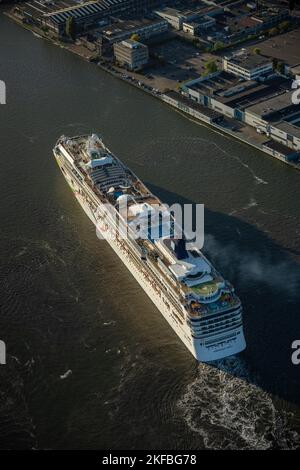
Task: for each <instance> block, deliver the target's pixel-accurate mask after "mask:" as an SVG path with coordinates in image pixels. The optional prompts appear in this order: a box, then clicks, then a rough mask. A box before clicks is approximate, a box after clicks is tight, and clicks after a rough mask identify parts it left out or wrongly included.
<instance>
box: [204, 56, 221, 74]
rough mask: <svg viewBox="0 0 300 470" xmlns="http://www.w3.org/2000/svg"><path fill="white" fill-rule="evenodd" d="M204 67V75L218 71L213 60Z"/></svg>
mask: <svg viewBox="0 0 300 470" xmlns="http://www.w3.org/2000/svg"><path fill="white" fill-rule="evenodd" d="M204 67H205V72H204V75H210V74H211V73H215V72H217V71H218V66H217V64H216V62H215V61H214V60H213V59H212V60H209V61H207V62H206V64H205V66H204Z"/></svg>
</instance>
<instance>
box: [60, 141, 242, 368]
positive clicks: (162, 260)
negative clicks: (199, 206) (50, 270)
mask: <svg viewBox="0 0 300 470" xmlns="http://www.w3.org/2000/svg"><path fill="white" fill-rule="evenodd" d="M54 155H55V157H56V160H57V163H58V165H59V167H60V169H61V171H62V173H63V175H64V177H65V179H66V180H67V182H68V184H69V185H70V187H71V188H72V190H73V192H74V194H75V196H76V198H77V200H78V202H79V203H80V204H81V206H82V207H83V209H84V210H85V212H86V214H87V215H88V216H89V218H90V219H91V220H92V222H93V223H94V224H95V225H96V227H97V231H98V233H100V234H102V235H103V237H104V238H105V239H106V240H107V242H108V243H109V244H110V245H111V247H112V248H113V250H114V251H115V252H116V253H117V254H118V256H119V257H120V259H121V260H122V261H123V263H124V264H125V265H126V266H127V268H128V269H129V270H130V272H131V273H132V274H133V276H134V277H135V278H136V280H137V281H138V283H139V284H140V285H141V286H142V287H143V289H144V290H145V292H146V293H147V294H148V296H149V297H150V298H151V300H152V301H153V302H154V304H155V305H156V307H157V308H158V309H159V311H160V312H161V313H162V314H163V316H164V317H165V319H166V320H167V321H168V322H169V324H170V325H171V326H172V328H173V329H174V331H175V332H176V333H177V334H178V336H179V337H180V339H181V340H182V341H183V342H184V344H185V345H186V347H187V348H188V349H189V350H190V351H191V353H192V354H193V355H194V356H195V358H196V359H198V360H199V361H204V362H206V361H212V360H216V359H220V358H223V357H226V356H229V355H232V354H236V353H238V352H240V351H242V350H243V349H244V348H245V346H246V345H245V339H244V334H243V325H242V306H241V302H240V300H239V298H238V297H237V295H236V294H235V292H234V288H233V286H232V285H231V284H230V283H229V282H228V281H226V280H224V279H223V277H222V276H221V275H220V274H219V273H218V272H217V271H216V269H215V268H214V266H213V265H212V264H211V263H210V262H209V260H208V259H207V258H206V257H205V256H204V255H203V253H202V252H201V251H200V250H199V249H198V248H197V246H196V244H193V243H187V242H186V240H185V237H184V235H183V236H182V238H176V237H170V233H173V232H174V230H175V229H174V227H175V226H176V220H174V219H173V218H172V217H171V218H170V217H164V209H163V207H164V205H163V204H162V203H161V201H160V200H159V199H158V198H157V197H156V196H155V195H153V194H152V193H151V191H149V189H148V188H147V187H146V186H145V185H144V184H143V182H142V181H141V180H140V179H139V178H138V177H137V176H136V175H135V174H134V173H133V172H132V171H131V170H130V169H129V168H127V167H126V166H125V165H124V164H123V163H122V162H121V161H120V160H119V159H118V158H117V157H116V156H115V155H113V154H112V152H110V150H109V149H108V148H107V147H106V146H105V145H104V143H103V141H102V140H101V139H100V138H99V137H98V136H97V135H95V134H92V135H84V136H76V137H72V138H70V137H66V136H62V137H61V138H60V139H59V140H58V142H57V143H56V145H55V148H54ZM125 203H126V204H125ZM108 205H109V207H110V208H111V210H110V211H107V206H108ZM157 207H160V208H162V209H161V210H160V211H158V210H157ZM166 215H168V214H166ZM145 221H147V222H149V221H151V223H149V224H147V223H144V222H145ZM144 227H146V228H145V229H144ZM149 227H150V229H149ZM145 230H146V233H145ZM137 233H138V234H139V235H137ZM110 234H112V236H109V235H110ZM125 234H126V236H124V235H125ZM166 234H169V236H167V235H166Z"/></svg>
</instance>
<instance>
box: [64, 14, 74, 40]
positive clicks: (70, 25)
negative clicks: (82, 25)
mask: <svg viewBox="0 0 300 470" xmlns="http://www.w3.org/2000/svg"><path fill="white" fill-rule="evenodd" d="M66 35H67V36H68V37H69V38H71V39H75V35H76V24H75V20H74V17H73V16H69V18H68V19H67V21H66Z"/></svg>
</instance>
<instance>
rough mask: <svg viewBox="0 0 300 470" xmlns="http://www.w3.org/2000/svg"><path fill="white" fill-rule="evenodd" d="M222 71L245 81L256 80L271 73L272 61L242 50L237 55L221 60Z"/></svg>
mask: <svg viewBox="0 0 300 470" xmlns="http://www.w3.org/2000/svg"><path fill="white" fill-rule="evenodd" d="M223 69H224V70H225V71H226V72H229V73H232V74H233V75H237V76H239V77H241V78H244V79H245V80H257V79H258V78H260V77H263V76H266V75H269V74H270V73H272V71H273V61H272V59H271V58H269V57H263V56H261V55H259V54H251V53H249V52H247V51H245V50H244V49H242V50H241V51H240V52H239V53H237V54H235V55H233V56H231V57H228V56H225V57H224V58H223Z"/></svg>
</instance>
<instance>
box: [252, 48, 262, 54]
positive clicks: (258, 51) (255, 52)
mask: <svg viewBox="0 0 300 470" xmlns="http://www.w3.org/2000/svg"><path fill="white" fill-rule="evenodd" d="M260 52H261V50H260V48H259V47H255V48H254V49H253V53H254V54H256V55H260Z"/></svg>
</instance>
